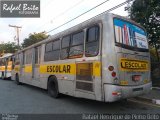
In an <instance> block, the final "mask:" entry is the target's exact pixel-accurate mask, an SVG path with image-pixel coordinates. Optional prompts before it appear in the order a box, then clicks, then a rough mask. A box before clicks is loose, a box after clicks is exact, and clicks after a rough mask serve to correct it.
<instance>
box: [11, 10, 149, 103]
mask: <svg viewBox="0 0 160 120" xmlns="http://www.w3.org/2000/svg"><path fill="white" fill-rule="evenodd" d="M148 48H149V47H148V40H147V33H146V31H145V29H144V28H143V27H141V26H140V25H139V24H137V23H135V22H134V21H132V20H129V19H127V18H125V17H122V16H118V15H115V14H111V13H105V14H101V15H98V16H96V17H93V18H91V19H89V20H87V21H85V22H82V23H80V24H78V25H76V26H74V27H71V28H69V29H67V30H64V31H62V32H60V33H57V34H55V35H52V36H50V37H49V38H47V39H45V40H43V41H41V42H39V43H36V44H34V45H31V46H29V47H27V48H25V49H23V50H20V51H18V52H17V53H16V54H15V67H14V72H13V77H14V79H15V81H16V83H17V84H20V83H25V84H29V85H33V86H37V87H40V88H43V89H46V90H48V94H49V95H50V96H51V97H54V98H57V97H58V96H59V94H66V95H70V96H74V97H79V98H87V99H92V100H97V101H103V102H114V101H118V100H122V99H127V98H130V97H135V96H139V95H142V94H146V93H148V92H149V91H150V89H151V86H152V82H151V79H150V54H149V49H148Z"/></svg>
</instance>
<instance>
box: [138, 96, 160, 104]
mask: <svg viewBox="0 0 160 120" xmlns="http://www.w3.org/2000/svg"><path fill="white" fill-rule="evenodd" d="M135 99H136V100H139V101H145V102H148V103H152V104H156V105H160V100H158V99H149V98H145V97H135Z"/></svg>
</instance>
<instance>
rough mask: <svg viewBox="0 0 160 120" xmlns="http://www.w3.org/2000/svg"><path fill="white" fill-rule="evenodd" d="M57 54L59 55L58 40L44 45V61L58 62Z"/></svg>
mask: <svg viewBox="0 0 160 120" xmlns="http://www.w3.org/2000/svg"><path fill="white" fill-rule="evenodd" d="M59 54H60V40H59V39H58V40H55V41H53V42H50V43H48V44H46V51H45V56H44V60H45V61H54V60H59Z"/></svg>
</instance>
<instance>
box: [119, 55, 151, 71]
mask: <svg viewBox="0 0 160 120" xmlns="http://www.w3.org/2000/svg"><path fill="white" fill-rule="evenodd" d="M120 70H121V71H149V61H146V60H136V59H127V58H121V59H120Z"/></svg>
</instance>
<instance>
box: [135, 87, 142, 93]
mask: <svg viewBox="0 0 160 120" xmlns="http://www.w3.org/2000/svg"><path fill="white" fill-rule="evenodd" d="M142 90H143V88H142V87H141V88H134V89H133V91H134V92H135V91H142Z"/></svg>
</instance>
